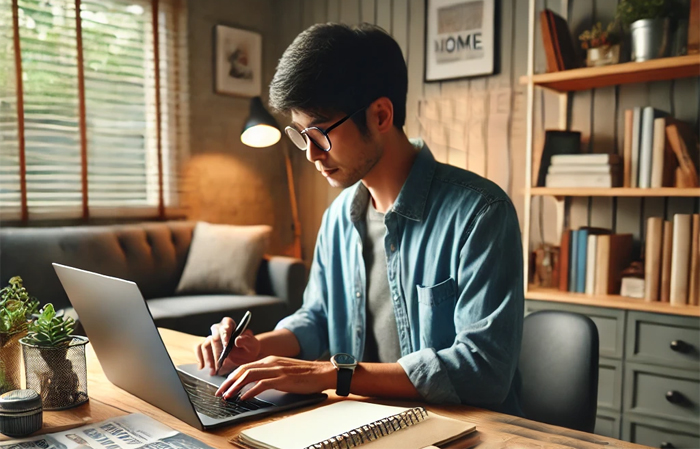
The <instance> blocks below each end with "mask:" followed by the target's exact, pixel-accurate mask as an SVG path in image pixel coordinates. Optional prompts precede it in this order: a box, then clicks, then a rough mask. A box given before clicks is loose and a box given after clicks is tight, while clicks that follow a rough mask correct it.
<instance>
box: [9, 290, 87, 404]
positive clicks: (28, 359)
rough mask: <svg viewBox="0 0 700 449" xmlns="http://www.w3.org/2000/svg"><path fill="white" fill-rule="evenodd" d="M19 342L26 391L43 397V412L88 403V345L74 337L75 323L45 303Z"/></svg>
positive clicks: (84, 339)
mask: <svg viewBox="0 0 700 449" xmlns="http://www.w3.org/2000/svg"><path fill="white" fill-rule="evenodd" d="M35 317H36V319H35V320H34V322H32V323H30V324H29V330H28V333H27V336H26V337H24V338H22V339H21V340H20V343H21V344H22V349H23V353H24V369H25V373H26V376H27V388H31V389H33V390H35V391H36V392H37V393H39V395H40V396H41V399H42V402H43V405H44V410H61V409H66V408H71V407H75V406H78V405H80V404H82V403H83V402H85V401H87V400H88V395H87V367H86V364H85V345H86V344H87V342H88V339H87V338H85V337H80V336H75V335H73V330H74V328H75V320H73V318H70V317H65V316H63V313H62V311H61V312H59V313H57V312H56V311H55V310H54V307H53V305H52V304H46V305H45V306H44V308H43V309H41V312H39V314H36V315H35Z"/></svg>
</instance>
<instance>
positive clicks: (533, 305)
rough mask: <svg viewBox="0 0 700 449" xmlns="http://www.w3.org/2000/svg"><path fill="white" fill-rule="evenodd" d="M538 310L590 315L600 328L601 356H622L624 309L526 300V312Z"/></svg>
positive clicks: (615, 357)
mask: <svg viewBox="0 0 700 449" xmlns="http://www.w3.org/2000/svg"><path fill="white" fill-rule="evenodd" d="M538 310H565V311H568V312H575V313H580V314H582V315H586V316H588V317H589V318H590V319H591V320H593V322H594V323H595V325H596V327H597V328H598V339H599V341H600V351H599V354H600V356H601V357H609V358H613V359H621V358H622V350H623V339H624V337H625V311H624V310H618V309H605V308H602V307H588V306H580V305H577V304H565V303H561V302H552V301H535V300H527V301H525V313H526V314H529V313H532V312H535V311H538Z"/></svg>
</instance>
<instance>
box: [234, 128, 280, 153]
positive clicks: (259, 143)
mask: <svg viewBox="0 0 700 449" xmlns="http://www.w3.org/2000/svg"><path fill="white" fill-rule="evenodd" d="M281 137H282V133H280V130H279V129H277V128H275V127H274V126H269V125H256V126H253V127H252V128H248V129H246V130H245V131H244V132H243V134H241V142H243V143H244V144H246V145H248V146H249V147H253V148H265V147H269V146H271V145H274V144H276V143H277V142H279V141H280V138H281Z"/></svg>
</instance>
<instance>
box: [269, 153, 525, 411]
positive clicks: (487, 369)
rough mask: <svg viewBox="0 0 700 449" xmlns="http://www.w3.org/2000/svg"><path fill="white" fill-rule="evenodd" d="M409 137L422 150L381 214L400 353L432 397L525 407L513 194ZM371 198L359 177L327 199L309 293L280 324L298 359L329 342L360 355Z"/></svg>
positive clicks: (519, 261) (422, 391) (499, 408)
mask: <svg viewBox="0 0 700 449" xmlns="http://www.w3.org/2000/svg"><path fill="white" fill-rule="evenodd" d="M412 143H413V145H414V146H416V147H417V148H420V151H419V152H418V154H417V156H416V159H415V162H414V164H413V167H412V168H411V171H410V173H409V176H408V178H407V179H406V182H405V184H404V185H403V187H402V189H401V191H400V193H399V196H398V197H397V199H396V201H395V202H394V205H393V207H392V208H391V209H390V210H389V211H387V213H386V214H385V219H384V220H385V225H386V229H387V231H386V236H385V238H384V247H385V250H386V256H387V275H388V277H389V289H390V292H391V299H390V300H391V301H392V302H393V305H394V312H395V316H396V326H397V330H398V334H399V343H400V346H401V355H402V357H401V358H400V359H399V360H398V363H399V364H400V365H401V366H402V367H403V369H404V370H405V372H406V374H407V375H408V377H409V379H410V380H411V382H412V383H413V385H414V386H415V388H416V389H417V391H418V392H419V393H420V394H421V396H422V397H423V399H424V400H426V401H427V402H432V403H444V404H446V403H455V404H459V403H461V404H468V405H473V406H478V407H484V408H489V409H492V410H496V411H500V412H504V413H510V414H516V415H521V414H522V412H521V410H520V407H519V404H518V400H517V392H516V388H518V385H519V378H518V381H516V366H517V362H518V356H519V353H520V341H521V337H522V322H523V270H522V246H521V240H520V226H519V224H518V219H517V215H516V212H515V209H514V207H513V204H512V202H511V201H510V199H509V198H508V196H507V195H506V194H505V192H503V191H502V190H501V189H500V188H499V187H498V186H497V185H496V184H494V183H493V182H491V181H489V180H487V179H485V178H482V177H480V176H478V175H476V174H474V173H471V172H468V171H465V170H461V169H459V168H456V167H453V166H450V165H445V164H441V163H438V162H436V161H435V159H434V158H433V155H432V154H431V153H430V150H429V149H428V148H427V146H425V144H423V142H421V141H412ZM368 201H369V192H368V190H367V188H366V187H365V186H364V185H363V184H362V183H361V182H359V183H357V184H356V185H354V186H353V187H350V188H348V189H345V190H344V191H343V192H342V193H341V194H340V195H339V196H338V198H336V200H335V201H334V202H333V203H332V204H331V206H330V207H329V208H328V210H326V212H325V214H324V216H323V221H322V223H321V228H320V230H319V233H318V238H317V242H316V250H315V254H314V260H313V263H312V265H311V271H310V274H309V282H308V285H307V287H306V290H305V292H304V304H303V306H302V307H301V309H299V310H298V311H297V312H296V313H294V314H293V315H291V316H289V317H287V318H285V319H283V320H282V321H280V323H279V324H278V325H277V328H278V329H288V330H290V331H291V332H293V333H294V335H295V336H296V338H297V340H298V341H299V345H300V347H301V353H300V354H299V357H300V358H302V359H307V360H313V359H316V358H319V357H320V356H322V355H323V354H324V353H325V352H327V351H329V352H330V354H336V353H339V352H344V353H349V354H352V355H353V356H354V357H355V358H356V359H358V360H362V356H363V350H364V347H365V334H366V332H367V328H366V319H365V315H366V293H367V292H366V270H365V264H364V260H363V257H362V242H363V237H364V235H365V232H366V228H365V221H364V214H365V211H366V208H367V204H368ZM378 344H381V342H378Z"/></svg>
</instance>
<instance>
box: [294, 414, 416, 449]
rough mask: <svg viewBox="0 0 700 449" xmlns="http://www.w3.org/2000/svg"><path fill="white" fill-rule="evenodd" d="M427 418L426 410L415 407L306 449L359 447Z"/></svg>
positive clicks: (347, 448)
mask: <svg viewBox="0 0 700 449" xmlns="http://www.w3.org/2000/svg"><path fill="white" fill-rule="evenodd" d="M426 418H428V412H427V411H426V410H425V408H423V407H414V408H412V409H411V410H406V411H405V412H401V413H398V414H396V415H393V416H390V417H388V418H384V419H381V420H378V421H374V422H373V423H370V424H367V425H364V426H362V427H358V428H356V429H353V430H351V431H349V432H345V433H341V434H340V435H336V436H334V437H331V438H329V439H327V440H324V441H323V442H321V443H317V444H314V445H313V446H308V447H306V448H305V449H349V448H353V447H358V446H361V445H363V444H365V443H369V442H372V441H374V440H377V439H379V438H381V437H383V436H386V435H391V434H392V433H394V432H396V431H397V430H401V429H405V428H406V427H410V426H412V425H414V424H418V423H419V422H421V421H423V420H425V419H426Z"/></svg>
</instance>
